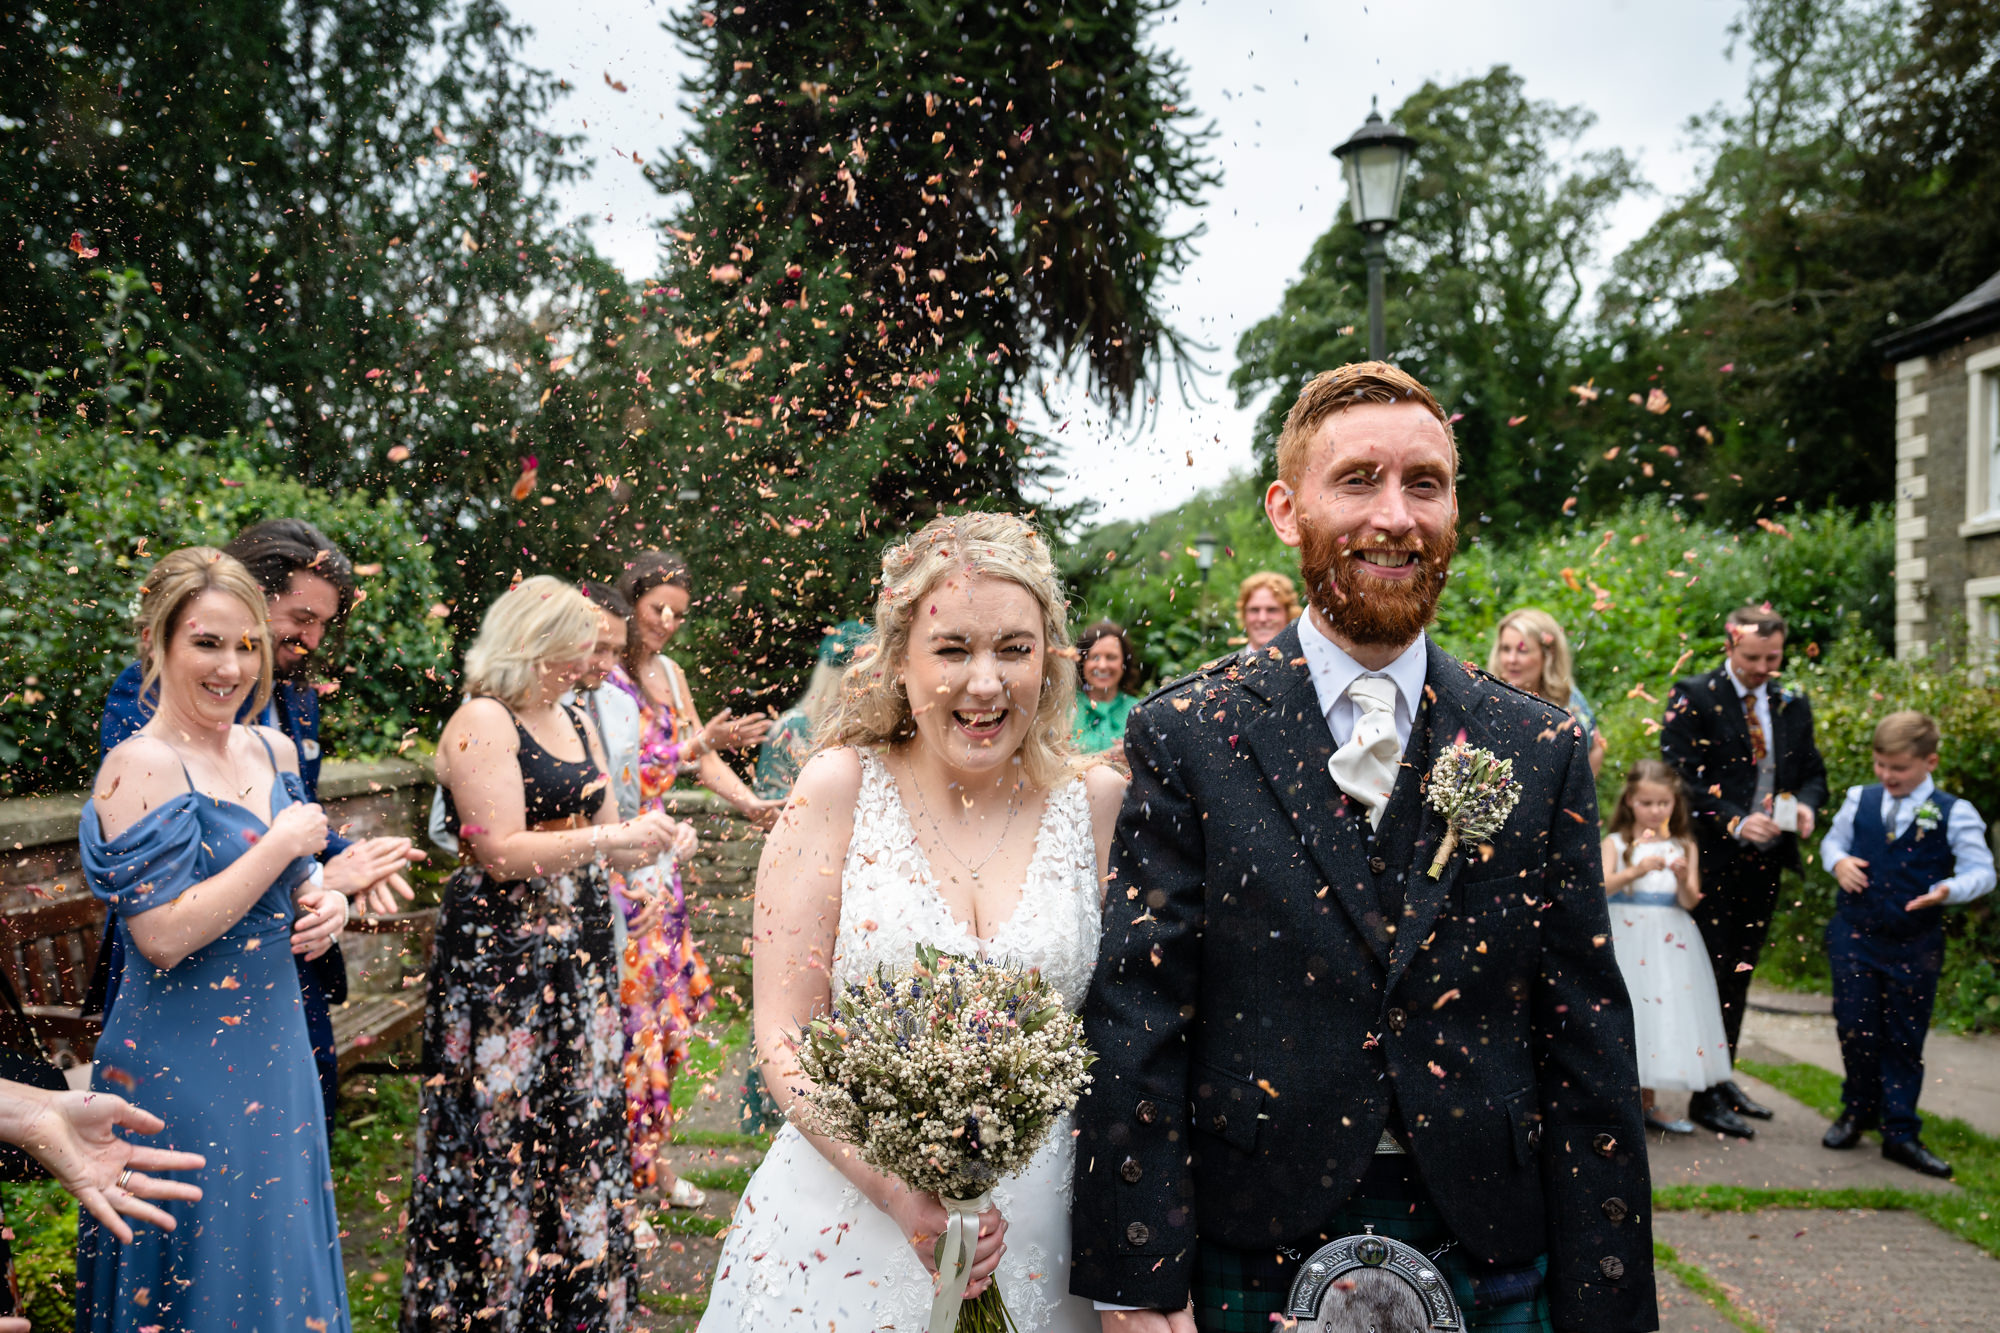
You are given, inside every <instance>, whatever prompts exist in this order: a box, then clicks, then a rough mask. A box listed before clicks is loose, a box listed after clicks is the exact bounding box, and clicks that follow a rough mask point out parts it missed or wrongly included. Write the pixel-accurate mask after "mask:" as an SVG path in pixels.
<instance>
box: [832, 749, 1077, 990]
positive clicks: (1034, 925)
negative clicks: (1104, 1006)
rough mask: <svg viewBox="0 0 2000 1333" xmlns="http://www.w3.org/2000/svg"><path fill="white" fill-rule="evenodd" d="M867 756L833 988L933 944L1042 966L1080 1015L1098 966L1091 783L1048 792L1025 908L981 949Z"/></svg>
mask: <svg viewBox="0 0 2000 1333" xmlns="http://www.w3.org/2000/svg"><path fill="white" fill-rule="evenodd" d="M860 755H861V794H860V796H859V797H858V798H857V799H856V801H855V805H854V833H853V836H852V838H851V839H850V841H849V842H848V846H847V861H846V864H845V865H844V866H843V867H842V870H841V876H840V929H839V933H838V935H837V936H836V938H835V941H834V955H833V978H832V979H833V984H834V986H835V987H836V988H838V987H840V986H841V985H843V984H845V983H846V982H849V981H855V980H859V979H860V978H862V977H864V976H867V975H868V974H869V973H871V972H873V971H874V970H875V968H876V967H877V966H878V965H880V964H884V963H887V964H890V965H891V966H896V967H903V966H907V965H908V964H909V962H910V961H911V960H912V959H913V958H915V957H916V952H917V945H919V944H928V945H930V946H932V947H933V948H936V949H939V950H942V951H944V952H946V953H958V954H965V953H982V954H983V956H984V957H986V958H988V959H991V960H993V961H994V962H1005V963H1008V964H1010V965H1012V966H1014V967H1034V968H1040V969H1041V973H1042V977H1043V978H1044V979H1045V980H1046V981H1047V982H1048V983H1049V985H1050V986H1052V987H1054V988H1055V991H1056V993H1057V994H1058V995H1060V996H1062V999H1063V1003H1064V1004H1065V1005H1067V1006H1068V1007H1069V1008H1070V1009H1071V1010H1072V1011H1074V1010H1075V1009H1076V1008H1077V1007H1078V1006H1080V1005H1081V1004H1082V1003H1083V995H1084V992H1085V991H1086V990H1087V989H1088V988H1089V986H1090V974H1091V970H1092V969H1093V968H1094V967H1095V966H1096V963H1097V935H1098V928H1099V922H1098V901H1099V898H1098V890H1097V845H1096V841H1095V839H1094V838H1093V837H1092V835H1091V826H1090V801H1089V799H1088V798H1087V797H1086V795H1085V794H1084V787H1083V779H1082V778H1076V779H1074V780H1072V781H1071V782H1069V783H1068V784H1067V785H1066V786H1064V787H1062V788H1061V789H1059V790H1057V791H1053V792H1050V793H1049V799H1048V803H1047V805H1046V807H1045V808H1044V809H1043V812H1042V823H1041V828H1040V829H1039V830H1038V831H1037V832H1036V835H1035V851H1034V855H1033V856H1032V857H1031V858H1030V859H1029V862H1028V875H1027V881H1026V883H1025V884H1024V885H1023V886H1022V888H1021V901H1020V905H1019V906H1018V907H1016V908H1015V909H1014V914H1013V915H1012V916H1011V917H1009V918H1008V919H1007V920H1006V921H1005V922H1003V923H1002V924H1001V926H1000V928H999V930H997V931H995V932H994V934H993V938H992V939H990V940H986V941H983V942H982V941H981V940H979V939H978V938H977V937H976V936H974V935H973V934H972V933H971V932H970V931H968V930H967V929H966V928H965V927H964V926H963V925H961V924H960V923H959V921H958V920H957V918H955V917H953V916H952V914H951V909H950V907H948V906H947V905H946V904H945V900H944V899H943V898H942V897H941V896H940V895H939V893H938V887H937V878H936V876H935V875H933V874H932V872H931V865H930V861H929V860H928V859H927V858H926V857H925V855H924V852H923V849H922V848H921V847H919V846H918V845H917V830H916V827H915V826H914V825H913V824H911V822H910V814H909V810H908V808H907V807H905V806H904V804H903V800H902V796H901V794H900V793H899V792H898V791H897V788H896V779H895V777H894V776H893V775H891V774H890V772H889V768H888V766H887V765H886V764H884V763H883V762H882V760H881V758H880V756H878V755H876V754H874V753H872V752H870V751H867V750H862V751H861V752H860Z"/></svg>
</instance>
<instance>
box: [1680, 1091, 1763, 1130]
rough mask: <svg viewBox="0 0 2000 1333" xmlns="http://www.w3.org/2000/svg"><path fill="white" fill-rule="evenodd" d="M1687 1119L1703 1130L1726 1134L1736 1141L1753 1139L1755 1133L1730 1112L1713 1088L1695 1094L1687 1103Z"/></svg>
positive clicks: (1733, 1112)
mask: <svg viewBox="0 0 2000 1333" xmlns="http://www.w3.org/2000/svg"><path fill="white" fill-rule="evenodd" d="M1688 1119H1690V1120H1692V1121H1694V1122H1695V1123H1696V1124H1697V1125H1700V1126H1702V1127H1703V1128H1705V1129H1712V1130H1714V1131H1715V1132H1716V1133H1718V1134H1727V1135H1729V1136H1730V1137H1731V1138H1736V1139H1754V1138H1756V1137H1757V1131H1756V1130H1754V1129H1752V1128H1751V1127H1750V1122H1749V1121H1748V1120H1745V1119H1744V1118H1743V1117H1742V1116H1740V1115H1738V1114H1736V1112H1735V1111H1733V1110H1731V1109H1730V1107H1729V1103H1728V1102H1727V1101H1725V1100H1724V1099H1723V1098H1722V1097H1721V1096H1720V1095H1719V1094H1718V1092H1717V1091H1716V1090H1715V1089H1714V1088H1710V1089H1709V1090H1708V1091H1707V1092H1697V1093H1696V1094H1695V1095H1694V1096H1693V1098H1691V1099H1690V1100H1689V1102H1688Z"/></svg>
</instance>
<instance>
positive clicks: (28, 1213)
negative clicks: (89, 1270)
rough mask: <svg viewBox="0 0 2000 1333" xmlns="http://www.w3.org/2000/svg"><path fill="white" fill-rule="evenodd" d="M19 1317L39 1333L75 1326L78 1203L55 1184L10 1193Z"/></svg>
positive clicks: (40, 1182) (11, 1189)
mask: <svg viewBox="0 0 2000 1333" xmlns="http://www.w3.org/2000/svg"><path fill="white" fill-rule="evenodd" d="M6 1203H7V1224H8V1226H9V1227H10V1228H11V1229H12V1230H13V1233H14V1242H13V1246H14V1277H15V1280H16V1282H17V1283H18V1284H19V1285H20V1289H21V1310H20V1313H21V1314H23V1315H24V1316H26V1317H27V1320H28V1322H29V1323H30V1324H32V1325H33V1326H34V1327H35V1328H37V1329H66V1328H72V1327H74V1326H75V1323H76V1297H75V1292H76V1214H77V1207H76V1200H75V1199H73V1198H71V1197H70V1196H69V1195H68V1194H67V1193H65V1192H64V1191H63V1187H62V1186H60V1185H58V1184H56V1183H55V1182H54V1181H53V1180H38V1181H34V1182H32V1183H30V1184H26V1185H10V1186H8V1187H7V1189H6Z"/></svg>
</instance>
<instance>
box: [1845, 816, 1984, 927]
mask: <svg viewBox="0 0 2000 1333" xmlns="http://www.w3.org/2000/svg"><path fill="white" fill-rule="evenodd" d="M1930 801H1931V803H1932V804H1935V805H1936V806H1937V808H1938V821H1937V827H1935V828H1930V829H1926V828H1923V827H1921V826H1920V825H1919V823H1918V821H1916V820H1914V819H1912V820H1911V821H1910V826H1909V827H1908V828H1907V829H1905V830H1904V831H1903V836H1902V837H1900V838H1897V839H1895V840H1893V841H1891V840H1890V838H1889V829H1888V826H1887V825H1885V824H1884V823H1883V822H1882V784H1881V783H1879V782H1877V783H1871V784H1870V785H1869V786H1867V787H1865V788H1863V789H1862V792H1861V806H1860V808H1859V809H1858V810H1856V811H1855V813H1854V837H1853V839H1852V841H1850V842H1849V844H1848V848H1847V850H1848V853H1849V855H1852V856H1858V857H1860V858H1861V859H1862V860H1863V861H1866V862H1867V863H1868V887H1867V888H1866V889H1864V890H1863V891H1861V892H1860V893H1848V892H1847V891H1846V890H1841V891H1840V892H1839V893H1838V894H1837V895H1836V897H1837V898H1838V900H1839V901H1838V905H1837V907H1836V908H1835V922H1836V925H1837V926H1841V925H1844V926H1847V927H1849V928H1851V929H1852V930H1853V931H1854V932H1855V933H1856V934H1858V935H1861V936H1864V937H1867V938H1870V939H1872V940H1874V941H1877V942H1879V943H1880V944H1883V945H1886V946H1890V947H1892V948H1893V947H1895V946H1898V945H1917V944H1919V943H1921V944H1923V945H1926V946H1930V947H1935V945H1936V941H1937V938H1938V936H1940V935H1941V934H1942V933H1943V931H1944V908H1943V907H1942V906H1939V907H1926V908H1924V909H1922V910H1921V911H1916V912H1909V911H1905V910H1904V904H1906V903H1908V902H1909V901H1910V899H1912V898H1915V897H1917V896H1919V895H1921V894H1925V893H1929V892H1930V890H1931V887H1932V886H1933V885H1935V884H1937V883H1938V881H1940V880H1946V879H1950V878H1951V876H1952V873H1953V872H1954V871H1955V870H1956V869H1957V868H1958V858H1957V857H1956V856H1955V855H1954V854H1953V852H1952V849H1951V837H1950V835H1949V833H1948V831H1947V830H1948V829H1949V828H1950V826H1951V808H1952V807H1953V806H1954V805H1956V804H1958V798H1957V797H1955V796H1948V795H1946V794H1945V793H1944V792H1942V791H1938V790H1936V789H1933V790H1932V792H1931V795H1930Z"/></svg>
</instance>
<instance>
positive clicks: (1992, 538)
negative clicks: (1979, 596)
mask: <svg viewBox="0 0 2000 1333" xmlns="http://www.w3.org/2000/svg"><path fill="white" fill-rule="evenodd" d="M1995 347H2000V334H1989V335H1987V336H1985V337H1983V338H1975V339H1971V340H1969V341H1967V342H1964V343H1960V344H1958V345H1956V346H1953V347H1948V348H1945V349H1944V350H1942V351H1940V352H1937V353H1935V354H1934V355H1931V356H1927V357H1912V358H1910V359H1909V360H1906V361H1902V362H1898V363H1897V365H1896V655H1897V656H1898V657H1901V658H1906V659H1907V658H1920V657H1925V656H1928V655H1929V654H1930V653H1932V652H1933V651H1936V650H1939V649H1943V650H1946V651H1950V652H1958V651H1962V650H1963V648H1964V646H1965V642H1964V637H1963V636H1964V632H1965V628H1966V626H1965V620H1966V599H1965V587H1966V584H1967V583H1968V582H1969V581H1972V580H1978V579H1994V578H2000V522H1995V523H1986V524H1979V525H1969V524H1968V523H1967V521H1966V519H1967V514H1966V508H1967V506H1966V496H1967V492H1968V490H1969V489H1971V488H1972V487H1973V486H1975V485H1976V484H1977V482H1978V480H1979V479H1977V478H1975V477H1973V476H1971V475H1970V471H1969V468H1968V459H1967V447H1966V443H1967V442H1966V436H1967V433H1968V431H1969V430H1970V428H1971V423H1970V421H1969V420H1968V419H1967V408H1968V406H1969V402H1968V399H1969V393H1970V387H1969V384H1968V381H1967V377H1966V362H1967V360H1968V359H1970V358H1971V357H1973V356H1975V355H1977V354H1979V353H1981V352H1984V351H1987V350H1988V349H1991V348H1995Z"/></svg>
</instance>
